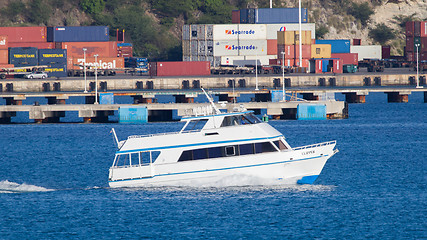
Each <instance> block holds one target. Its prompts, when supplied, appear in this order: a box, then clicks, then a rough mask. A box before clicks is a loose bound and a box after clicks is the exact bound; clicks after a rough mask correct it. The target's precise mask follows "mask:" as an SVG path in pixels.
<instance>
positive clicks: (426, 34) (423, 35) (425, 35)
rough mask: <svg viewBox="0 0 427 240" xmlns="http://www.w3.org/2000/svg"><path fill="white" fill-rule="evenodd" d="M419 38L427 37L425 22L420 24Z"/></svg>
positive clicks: (426, 23) (426, 24)
mask: <svg viewBox="0 0 427 240" xmlns="http://www.w3.org/2000/svg"><path fill="white" fill-rule="evenodd" d="M421 37H427V21H424V22H421Z"/></svg>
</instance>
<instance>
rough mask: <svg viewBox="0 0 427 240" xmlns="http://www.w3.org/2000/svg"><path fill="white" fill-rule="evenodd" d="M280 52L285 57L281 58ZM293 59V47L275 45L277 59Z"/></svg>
mask: <svg viewBox="0 0 427 240" xmlns="http://www.w3.org/2000/svg"><path fill="white" fill-rule="evenodd" d="M282 52H285V55H284V56H282ZM282 58H285V59H290V58H292V59H294V58H295V45H280V44H278V45H277V59H282Z"/></svg>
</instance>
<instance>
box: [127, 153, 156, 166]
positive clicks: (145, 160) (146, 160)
mask: <svg viewBox="0 0 427 240" xmlns="http://www.w3.org/2000/svg"><path fill="white" fill-rule="evenodd" d="M139 154H140V155H141V165H146V164H150V152H140V153H139ZM159 155H160V151H152V152H151V161H152V162H155V161H156V159H157V157H158V156H159ZM133 161H134V160H133V158H132V163H133Z"/></svg>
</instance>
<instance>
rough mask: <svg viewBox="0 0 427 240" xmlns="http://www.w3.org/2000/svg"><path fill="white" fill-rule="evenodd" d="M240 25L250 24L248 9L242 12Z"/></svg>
mask: <svg viewBox="0 0 427 240" xmlns="http://www.w3.org/2000/svg"><path fill="white" fill-rule="evenodd" d="M240 23H248V9H241V10H240Z"/></svg>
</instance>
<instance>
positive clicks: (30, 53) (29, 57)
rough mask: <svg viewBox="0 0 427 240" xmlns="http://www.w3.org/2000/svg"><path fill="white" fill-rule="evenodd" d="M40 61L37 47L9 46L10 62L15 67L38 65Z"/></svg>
mask: <svg viewBox="0 0 427 240" xmlns="http://www.w3.org/2000/svg"><path fill="white" fill-rule="evenodd" d="M38 63H39V58H38V49H37V48H35V47H14V48H9V64H13V65H15V67H28V66H37V65H38Z"/></svg>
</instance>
